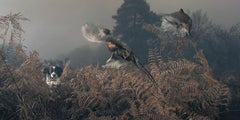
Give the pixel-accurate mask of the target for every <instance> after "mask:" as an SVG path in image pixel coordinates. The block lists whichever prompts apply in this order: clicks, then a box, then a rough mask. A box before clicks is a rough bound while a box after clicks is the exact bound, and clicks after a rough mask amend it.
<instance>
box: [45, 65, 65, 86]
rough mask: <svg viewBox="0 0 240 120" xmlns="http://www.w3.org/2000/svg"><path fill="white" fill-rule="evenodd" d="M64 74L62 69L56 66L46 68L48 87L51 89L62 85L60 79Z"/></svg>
mask: <svg viewBox="0 0 240 120" xmlns="http://www.w3.org/2000/svg"><path fill="white" fill-rule="evenodd" d="M62 72H63V69H62V67H59V66H56V65H50V66H48V67H45V68H44V70H43V73H44V74H45V78H46V83H47V85H49V86H50V87H54V86H58V85H59V84H60V83H61V80H60V77H61V75H62Z"/></svg>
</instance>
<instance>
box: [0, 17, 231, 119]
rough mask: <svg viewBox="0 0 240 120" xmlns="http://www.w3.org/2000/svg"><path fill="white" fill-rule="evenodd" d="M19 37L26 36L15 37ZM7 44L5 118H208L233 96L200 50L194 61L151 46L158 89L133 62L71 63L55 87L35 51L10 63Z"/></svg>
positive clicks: (0, 90)
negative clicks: (114, 64) (115, 65)
mask: <svg viewBox="0 0 240 120" xmlns="http://www.w3.org/2000/svg"><path fill="white" fill-rule="evenodd" d="M18 15H20V14H18ZM9 18H10V17H9ZM9 18H5V19H4V20H6V21H7V20H10V19H9ZM17 20H19V19H15V21H17ZM13 24H14V23H13ZM9 25H10V24H9ZM12 27H13V28H12V29H13V30H14V29H15V30H22V29H19V28H18V29H17V28H15V27H16V26H15V27H14V26H12ZM18 27H19V26H18ZM6 33H7V32H6ZM14 34H17V33H14ZM8 35H10V36H11V35H13V34H4V35H3V38H6V39H4V40H5V41H4V42H5V43H6V42H7V40H8V39H7V36H8ZM9 38H11V37H9ZM15 38H17V37H15ZM12 40H14V39H12ZM19 40H21V36H18V39H15V40H14V41H19ZM20 45H21V44H20ZM4 47H6V45H4ZM4 47H3V48H2V49H1V51H0V54H1V59H0V73H1V74H0V114H1V118H0V119H24V120H28V119H30V120H32V119H44V120H68V119H69V120H75V119H89V120H93V119H94V120H95V119H96V120H98V119H99V120H101V119H103V120H106V119H109V120H112V119H114V120H122V119H126V120H135V119H144V120H148V119H153V120H155V119H160V120H174V119H194V120H195V119H196V120H201V119H204V120H206V119H216V118H218V117H219V113H220V112H224V111H227V106H228V104H229V101H230V99H231V97H230V90H229V88H228V87H227V86H226V85H224V84H222V83H220V82H219V81H218V80H216V79H215V78H214V77H213V75H212V74H211V69H210V68H209V66H208V62H207V60H206V58H205V56H204V54H203V51H201V50H199V51H197V52H196V53H195V54H194V56H193V57H192V59H191V60H189V59H185V58H184V57H180V58H178V59H167V60H166V59H164V60H163V58H162V54H161V50H159V49H157V48H154V49H150V50H149V64H147V65H145V67H146V68H147V69H148V70H149V71H150V72H151V74H152V75H153V77H154V78H155V80H156V81H157V82H158V84H159V87H158V88H156V87H154V85H153V84H152V83H151V82H150V81H149V80H148V78H147V77H146V76H145V75H144V74H141V72H140V71H139V70H138V69H137V68H135V67H134V66H132V65H129V66H127V67H126V68H122V69H119V70H117V69H103V68H101V67H98V66H91V65H89V66H86V67H79V68H76V69H70V67H69V66H70V64H71V63H70V62H71V61H68V62H67V63H66V64H65V66H64V72H63V75H62V76H61V80H62V84H61V85H59V86H57V87H55V88H53V89H51V90H50V88H49V87H48V86H47V84H46V83H45V80H44V75H43V73H42V72H41V70H42V69H43V67H44V65H43V63H42V62H41V61H40V59H39V57H38V53H37V52H36V51H33V52H30V53H26V51H24V50H22V49H21V50H22V52H21V54H20V53H19V52H18V53H17V54H16V55H17V56H21V57H22V58H23V59H22V62H21V63H22V64H21V65H19V66H17V65H16V64H14V62H10V61H7V59H6V58H7V56H8V54H7V49H5V48H4ZM8 47H11V44H9V45H8ZM15 51H17V50H16V49H15ZM15 60H17V59H15ZM16 62H17V61H16ZM16 62H15V63H16Z"/></svg>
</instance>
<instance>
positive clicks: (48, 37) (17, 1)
mask: <svg viewBox="0 0 240 120" xmlns="http://www.w3.org/2000/svg"><path fill="white" fill-rule="evenodd" d="M122 1H123V0H0V15H6V14H8V13H10V12H12V13H17V12H21V13H22V14H23V15H24V16H25V17H27V18H29V19H30V22H24V23H23V29H24V30H25V31H26V33H25V35H24V37H25V44H26V45H27V46H28V49H29V50H37V51H38V52H39V53H40V56H41V57H43V58H52V57H55V56H56V55H57V54H64V53H68V52H69V51H71V50H73V49H74V48H78V47H81V46H86V45H89V44H88V42H87V41H86V40H85V39H84V38H83V37H82V36H81V33H80V28H81V25H83V24H84V23H86V22H93V23H96V24H99V25H102V26H105V27H108V28H112V27H113V26H114V22H115V21H114V20H113V19H112V16H113V15H116V10H117V9H118V8H119V7H120V6H121V4H122V3H123V2H122ZM146 1H147V2H148V3H149V4H150V7H151V10H153V11H154V12H156V13H171V12H175V11H177V10H179V9H180V8H183V9H184V10H190V11H196V10H199V9H202V10H203V11H206V12H207V13H208V16H209V18H210V19H211V20H213V22H214V23H217V24H221V25H223V27H226V28H228V27H229V26H231V25H233V24H235V23H237V22H240V15H239V12H240V7H239V6H240V0H146ZM93 48H95V47H93Z"/></svg>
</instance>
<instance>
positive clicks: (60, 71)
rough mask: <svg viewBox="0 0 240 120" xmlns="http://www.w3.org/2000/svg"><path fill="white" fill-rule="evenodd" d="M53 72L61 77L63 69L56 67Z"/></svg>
mask: <svg viewBox="0 0 240 120" xmlns="http://www.w3.org/2000/svg"><path fill="white" fill-rule="evenodd" d="M55 71H56V72H57V74H59V76H61V75H62V72H63V69H62V68H61V67H59V66H56V68H55Z"/></svg>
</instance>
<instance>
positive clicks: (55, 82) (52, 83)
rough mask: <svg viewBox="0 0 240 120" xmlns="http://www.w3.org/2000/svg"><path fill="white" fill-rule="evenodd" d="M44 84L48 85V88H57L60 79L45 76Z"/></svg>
mask: <svg viewBox="0 0 240 120" xmlns="http://www.w3.org/2000/svg"><path fill="white" fill-rule="evenodd" d="M46 83H47V85H49V86H50V87H53V86H57V85H59V84H60V83H61V81H60V78H54V79H52V78H50V77H49V76H46Z"/></svg>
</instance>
